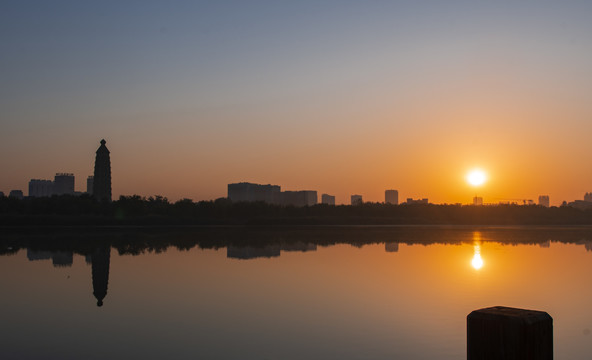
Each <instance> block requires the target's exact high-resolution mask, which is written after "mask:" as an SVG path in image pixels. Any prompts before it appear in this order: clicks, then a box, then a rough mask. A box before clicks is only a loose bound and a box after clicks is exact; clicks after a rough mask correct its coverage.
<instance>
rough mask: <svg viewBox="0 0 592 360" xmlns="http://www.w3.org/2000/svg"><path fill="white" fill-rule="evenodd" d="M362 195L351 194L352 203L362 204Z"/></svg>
mask: <svg viewBox="0 0 592 360" xmlns="http://www.w3.org/2000/svg"><path fill="white" fill-rule="evenodd" d="M362 203H363V200H362V195H352V196H351V204H352V205H362Z"/></svg>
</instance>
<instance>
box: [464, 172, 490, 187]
mask: <svg viewBox="0 0 592 360" xmlns="http://www.w3.org/2000/svg"><path fill="white" fill-rule="evenodd" d="M485 180H487V176H485V173H484V172H483V171H482V170H472V171H471V172H470V173H469V175H467V181H468V182H469V184H471V185H473V186H479V185H483V183H485Z"/></svg>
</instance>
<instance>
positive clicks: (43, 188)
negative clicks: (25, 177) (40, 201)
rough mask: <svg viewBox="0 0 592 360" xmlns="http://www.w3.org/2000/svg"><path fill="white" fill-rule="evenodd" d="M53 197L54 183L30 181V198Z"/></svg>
mask: <svg viewBox="0 0 592 360" xmlns="http://www.w3.org/2000/svg"><path fill="white" fill-rule="evenodd" d="M51 195H53V181H51V180H39V179H31V181H29V196H31V197H49V196H51Z"/></svg>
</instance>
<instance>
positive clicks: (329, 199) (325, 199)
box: [321, 194, 335, 205]
mask: <svg viewBox="0 0 592 360" xmlns="http://www.w3.org/2000/svg"><path fill="white" fill-rule="evenodd" d="M321 203H323V204H325V205H335V196H333V195H329V194H323V195H321Z"/></svg>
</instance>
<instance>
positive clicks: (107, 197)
mask: <svg viewBox="0 0 592 360" xmlns="http://www.w3.org/2000/svg"><path fill="white" fill-rule="evenodd" d="M106 143H107V142H106V141H105V139H103V140H101V146H99V148H98V149H97V156H96V158H95V174H94V177H93V191H92V193H93V196H94V197H95V199H97V200H99V201H111V158H110V156H109V150H108V149H107V147H106V146H105V144H106Z"/></svg>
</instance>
